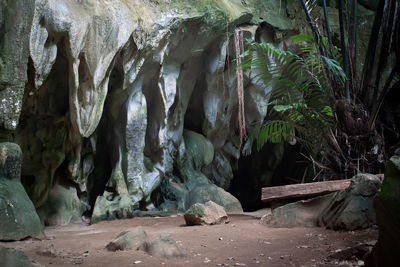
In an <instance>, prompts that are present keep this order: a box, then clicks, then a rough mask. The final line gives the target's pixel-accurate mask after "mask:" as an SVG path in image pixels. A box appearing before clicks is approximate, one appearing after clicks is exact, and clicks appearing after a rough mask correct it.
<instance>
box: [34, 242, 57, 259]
mask: <svg viewBox="0 0 400 267" xmlns="http://www.w3.org/2000/svg"><path fill="white" fill-rule="evenodd" d="M37 254H39V255H41V256H46V257H56V256H57V252H56V249H55V248H54V245H53V244H50V245H47V246H46V247H45V248H44V249H42V250H40V251H38V252H37Z"/></svg>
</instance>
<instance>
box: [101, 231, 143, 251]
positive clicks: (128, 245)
mask: <svg viewBox="0 0 400 267" xmlns="http://www.w3.org/2000/svg"><path fill="white" fill-rule="evenodd" d="M146 239H147V234H146V232H145V231H144V230H143V227H141V226H139V227H136V228H134V229H132V230H130V231H125V232H122V233H120V234H119V235H118V236H117V237H116V239H114V240H113V241H111V242H110V243H108V244H107V246H106V248H107V250H108V251H116V250H129V249H132V248H133V247H134V246H136V247H139V246H140V244H142V243H143V242H144V241H145V240H146Z"/></svg>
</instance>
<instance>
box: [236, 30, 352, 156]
mask: <svg viewBox="0 0 400 267" xmlns="http://www.w3.org/2000/svg"><path fill="white" fill-rule="evenodd" d="M293 42H294V43H297V44H298V46H299V53H298V54H295V53H292V52H290V51H282V50H278V49H276V48H274V47H273V46H272V45H271V44H265V43H251V44H249V47H250V49H249V50H247V51H246V52H245V53H244V54H242V57H243V58H244V60H243V63H242V67H243V68H247V69H251V70H252V73H254V76H253V78H254V79H255V80H256V81H258V83H261V84H262V85H263V86H264V87H266V88H268V87H272V90H271V93H270V103H269V104H268V106H270V107H271V108H270V109H269V112H270V115H271V114H272V113H277V114H278V117H279V119H276V120H268V121H265V122H264V123H263V124H262V126H261V127H260V129H259V130H258V131H256V132H253V133H252V134H251V135H250V137H249V139H248V140H247V142H246V145H245V148H244V150H243V152H244V154H248V153H251V147H252V144H253V141H254V140H257V148H258V149H260V148H261V147H262V146H263V145H264V144H265V143H267V142H271V143H280V142H291V143H292V142H295V141H298V142H300V143H302V144H303V145H305V146H306V147H308V148H310V149H312V148H313V147H314V145H316V144H320V143H321V140H322V139H323V138H324V135H325V133H326V131H327V130H328V129H329V128H330V127H331V126H332V125H333V123H334V118H333V113H332V108H331V105H332V100H333V99H334V98H333V90H332V88H331V85H330V83H329V79H328V77H327V75H329V73H334V74H335V75H336V76H337V77H338V79H339V80H340V82H342V83H344V82H345V74H344V72H343V70H342V68H341V67H340V63H339V61H340V60H341V59H340V53H339V49H338V48H336V47H335V48H334V49H333V53H334V55H335V58H336V59H330V58H327V57H324V56H321V55H320V53H318V51H317V48H316V47H315V45H314V40H313V38H312V37H310V36H308V35H297V36H295V37H294V38H293ZM323 43H324V44H325V45H327V44H328V43H327V41H326V40H323ZM326 69H329V70H330V72H329V73H327V72H326Z"/></svg>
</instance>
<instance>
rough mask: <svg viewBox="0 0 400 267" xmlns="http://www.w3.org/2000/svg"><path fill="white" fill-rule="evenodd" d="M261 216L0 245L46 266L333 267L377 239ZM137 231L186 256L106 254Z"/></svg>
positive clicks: (72, 229) (79, 229)
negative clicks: (335, 258) (338, 256)
mask: <svg viewBox="0 0 400 267" xmlns="http://www.w3.org/2000/svg"><path fill="white" fill-rule="evenodd" d="M265 212H266V211H265V210H264V211H258V212H255V213H245V214H242V215H231V216H230V223H228V224H224V225H214V226H190V227H189V226H185V225H184V219H183V216H181V215H177V216H172V217H166V218H134V219H125V220H116V221H110V222H101V223H98V224H95V225H85V224H84V223H80V224H70V225H68V226H64V227H47V228H46V235H47V236H48V239H47V240H43V241H39V240H25V241H19V242H0V246H5V247H9V248H15V249H19V250H22V251H24V252H25V253H26V254H27V255H28V256H29V257H31V258H32V259H33V260H35V261H36V262H38V263H41V264H43V265H45V266H75V265H81V266H96V267H100V266H117V267H123V266H320V265H324V266H329V265H334V264H333V263H329V262H326V261H325V259H326V258H327V257H328V256H329V255H331V254H333V253H335V252H337V251H340V250H343V249H346V248H349V247H353V246H356V245H358V244H360V243H365V242H371V241H374V240H376V239H377V231H376V230H363V231H354V232H337V231H330V230H326V229H323V228H290V229H289V228H270V227H267V226H265V225H262V224H260V223H259V222H260V215H262V214H263V213H265ZM136 226H143V228H144V230H145V231H146V232H147V234H148V235H149V236H150V239H155V238H157V237H159V236H160V234H167V235H169V236H170V237H171V238H173V239H174V240H176V241H177V243H178V244H179V246H180V247H182V248H183V249H185V250H186V251H187V255H186V256H185V257H180V258H169V259H165V258H158V257H153V256H150V255H148V254H146V253H145V252H143V251H139V250H129V251H117V252H109V251H107V250H106V249H105V245H106V244H107V243H108V242H110V241H111V240H113V239H114V238H115V237H116V236H117V235H118V234H119V233H120V232H122V231H126V230H128V229H130V228H133V227H136ZM359 264H362V262H359Z"/></svg>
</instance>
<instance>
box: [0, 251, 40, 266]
mask: <svg viewBox="0 0 400 267" xmlns="http://www.w3.org/2000/svg"><path fill="white" fill-rule="evenodd" d="M0 266H3V267H42V266H43V265H41V264H38V263H36V262H34V261H33V260H31V259H30V258H29V257H28V256H26V255H25V254H24V253H23V252H22V251H18V250H15V249H9V248H4V247H0Z"/></svg>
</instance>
